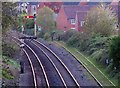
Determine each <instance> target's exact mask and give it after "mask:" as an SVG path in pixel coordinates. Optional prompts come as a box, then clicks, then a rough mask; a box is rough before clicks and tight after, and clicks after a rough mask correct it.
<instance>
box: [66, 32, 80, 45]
mask: <svg viewBox="0 0 120 88" xmlns="http://www.w3.org/2000/svg"><path fill="white" fill-rule="evenodd" d="M67 45H69V46H72V47H79V46H80V35H79V33H77V32H76V33H75V34H73V36H71V37H70V38H69V40H68V41H67Z"/></svg>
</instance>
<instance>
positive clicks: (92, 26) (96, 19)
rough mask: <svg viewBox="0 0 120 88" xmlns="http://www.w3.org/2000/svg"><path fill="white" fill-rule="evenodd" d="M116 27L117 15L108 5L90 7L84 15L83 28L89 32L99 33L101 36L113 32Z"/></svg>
mask: <svg viewBox="0 0 120 88" xmlns="http://www.w3.org/2000/svg"><path fill="white" fill-rule="evenodd" d="M116 27H117V17H116V16H115V13H114V12H113V10H112V9H111V7H110V6H107V5H104V4H101V5H99V6H96V7H94V8H92V9H91V10H90V11H89V12H88V15H87V16H86V20H85V24H84V28H85V31H86V32H88V34H90V33H99V34H101V35H103V36H109V35H111V34H113V33H114V32H115V30H116Z"/></svg>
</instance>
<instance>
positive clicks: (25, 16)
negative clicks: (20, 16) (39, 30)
mask: <svg viewBox="0 0 120 88" xmlns="http://www.w3.org/2000/svg"><path fill="white" fill-rule="evenodd" d="M25 18H34V16H25Z"/></svg>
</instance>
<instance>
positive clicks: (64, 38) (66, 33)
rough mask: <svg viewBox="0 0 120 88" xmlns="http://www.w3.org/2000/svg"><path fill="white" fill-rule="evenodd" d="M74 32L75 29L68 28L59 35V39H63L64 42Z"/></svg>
mask: <svg viewBox="0 0 120 88" xmlns="http://www.w3.org/2000/svg"><path fill="white" fill-rule="evenodd" d="M75 33H76V30H68V31H66V32H65V33H64V34H62V35H61V36H60V37H61V40H63V41H64V42H67V41H68V40H69V39H70V38H71V37H72V36H73V34H75Z"/></svg>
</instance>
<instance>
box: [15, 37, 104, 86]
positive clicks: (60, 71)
mask: <svg viewBox="0 0 120 88" xmlns="http://www.w3.org/2000/svg"><path fill="white" fill-rule="evenodd" d="M14 39H16V40H17V42H18V41H19V39H17V38H15V37H14ZM19 42H20V41H19ZM24 44H25V46H26V47H29V48H31V51H33V52H34V54H36V55H37V58H38V59H39V60H40V61H41V64H42V65H43V68H44V71H45V73H46V77H47V80H48V84H49V85H47V86H48V87H53V86H56V84H57V86H61V85H62V86H61V87H66V88H67V87H69V86H75V87H79V88H80V87H82V86H80V82H79V79H77V78H76V76H74V75H73V74H72V72H71V71H70V70H69V68H68V67H67V65H66V64H65V63H64V62H63V61H62V60H61V59H60V58H59V56H57V54H55V53H54V52H53V51H52V50H51V49H50V48H49V47H47V46H46V45H45V44H44V43H42V42H40V41H37V40H35V39H33V40H32V41H31V40H27V39H26V40H25V41H24ZM24 52H25V51H24ZM26 52H28V51H26ZM30 55H31V54H29V55H28V56H30ZM41 55H42V56H43V57H44V58H39V57H41ZM32 62H34V61H32ZM45 64H48V65H47V66H45ZM47 67H49V68H47ZM53 68H54V71H53ZM85 69H86V68H85ZM34 71H35V70H34ZM51 71H53V74H55V75H57V76H53V75H50V74H52V73H50V72H51ZM51 77H53V78H51ZM56 78H57V79H56ZM34 79H35V77H34ZM45 79H46V78H45ZM54 79H56V80H54ZM58 80H59V81H58ZM51 81H53V82H51ZM95 81H96V80H95ZM96 82H97V81H96ZM97 83H98V85H99V87H101V88H102V86H101V85H100V84H99V82H97ZM34 84H35V81H34ZM36 85H38V84H37V81H36Z"/></svg>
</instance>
